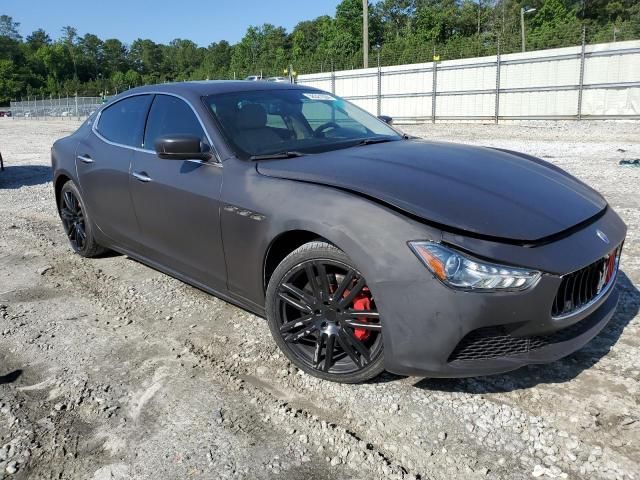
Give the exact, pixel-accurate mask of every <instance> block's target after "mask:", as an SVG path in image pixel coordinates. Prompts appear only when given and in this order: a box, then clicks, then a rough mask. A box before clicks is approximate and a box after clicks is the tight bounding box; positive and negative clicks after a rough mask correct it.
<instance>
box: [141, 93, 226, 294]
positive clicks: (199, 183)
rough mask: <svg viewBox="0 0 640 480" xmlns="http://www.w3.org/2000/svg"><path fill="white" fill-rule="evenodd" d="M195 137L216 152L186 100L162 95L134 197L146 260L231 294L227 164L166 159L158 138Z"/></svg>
mask: <svg viewBox="0 0 640 480" xmlns="http://www.w3.org/2000/svg"><path fill="white" fill-rule="evenodd" d="M176 134H177V135H180V134H188V135H195V136H197V137H199V138H200V139H201V141H202V142H203V143H206V144H208V145H209V146H210V147H212V145H211V141H210V140H209V138H208V136H207V134H206V133H205V131H204V128H203V126H202V124H201V122H200V121H199V119H198V117H197V115H196V113H195V112H194V110H193V109H192V108H191V106H190V105H189V104H188V103H187V102H186V101H185V100H183V99H182V98H178V97H175V96H172V95H164V94H157V95H156V96H155V99H154V101H153V104H152V105H151V109H150V110H149V116H148V118H147V124H146V129H145V134H144V141H143V145H144V147H143V150H141V151H136V152H135V153H134V156H133V163H132V171H131V174H132V176H131V197H132V199H133V205H134V208H135V212H136V217H137V219H138V224H139V227H140V241H141V242H142V243H143V250H144V255H145V256H146V257H148V258H150V259H152V260H154V261H156V262H158V263H160V264H162V265H165V266H167V267H169V268H171V269H172V270H174V271H176V272H178V273H181V274H183V275H185V276H187V277H189V278H190V279H192V280H195V281H197V282H200V283H202V284H204V285H206V286H209V287H211V288H214V289H216V290H224V289H226V267H225V262H224V253H223V249H222V236H221V234H220V190H221V188H222V170H223V169H222V164H221V163H219V162H218V161H217V160H216V159H214V160H211V161H208V162H203V161H200V160H163V159H161V158H159V157H158V156H157V155H156V153H155V151H154V144H155V141H156V139H157V138H158V137H161V136H167V135H169V136H170V135H176Z"/></svg>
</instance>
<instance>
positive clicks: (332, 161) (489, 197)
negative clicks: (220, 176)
mask: <svg viewBox="0 0 640 480" xmlns="http://www.w3.org/2000/svg"><path fill="white" fill-rule="evenodd" d="M257 170H258V172H259V173H260V174H262V175H266V176H270V177H277V178H285V179H291V180H298V181H305V182H312V183H317V184H322V185H328V186H333V187H337V188H341V189H346V190H349V191H353V192H357V193H360V194H363V195H366V196H369V197H372V198H375V199H377V200H379V201H382V202H385V203H387V204H389V205H391V206H393V207H395V208H397V209H401V210H403V211H405V212H407V213H408V214H410V215H413V216H418V217H420V218H422V219H424V220H426V221H428V222H432V223H436V224H439V225H441V226H448V227H452V228H453V229H456V230H464V231H466V232H470V233H472V234H477V235H483V236H490V237H498V238H500V239H506V240H513V241H519V242H535V241H537V240H540V239H543V238H545V237H549V236H552V235H555V234H557V233H560V232H562V231H564V230H567V229H570V228H571V227H573V226H575V225H577V224H579V223H582V222H585V221H587V220H588V219H590V218H591V217H594V216H595V215H597V214H598V213H600V212H601V211H602V210H603V209H604V208H606V201H605V200H604V199H603V198H602V196H600V195H599V194H598V193H597V192H596V191H595V190H593V189H591V188H590V187H588V186H587V185H585V184H584V183H582V182H580V181H579V180H577V179H575V178H574V177H572V176H571V175H569V174H567V173H566V172H564V171H562V170H560V169H559V168H557V167H554V166H553V165H551V164H549V163H547V162H544V161H542V160H540V159H537V158H535V157H531V156H528V155H525V154H519V153H515V152H510V151H504V150H497V149H492V148H483V147H475V146H468V145H458V144H453V143H444V142H427V141H420V140H403V141H394V142H388V143H381V144H373V145H367V146H360V147H352V148H348V149H343V150H336V151H331V152H326V153H321V154H314V155H307V156H304V157H298V158H291V159H283V160H268V161H261V162H259V163H258V165H257Z"/></svg>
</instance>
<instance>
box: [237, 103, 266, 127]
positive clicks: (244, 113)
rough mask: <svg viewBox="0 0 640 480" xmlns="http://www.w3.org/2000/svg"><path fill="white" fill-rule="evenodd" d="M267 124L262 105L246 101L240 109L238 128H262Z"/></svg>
mask: <svg viewBox="0 0 640 480" xmlns="http://www.w3.org/2000/svg"><path fill="white" fill-rule="evenodd" d="M266 125H267V111H266V110H265V109H264V107H263V106H262V105H259V104H257V103H248V104H247V105H244V106H243V107H242V108H241V109H240V113H239V115H238V123H237V127H238V128H240V129H253V128H263V127H265V126H266Z"/></svg>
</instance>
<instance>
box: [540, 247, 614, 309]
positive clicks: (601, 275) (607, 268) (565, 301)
mask: <svg viewBox="0 0 640 480" xmlns="http://www.w3.org/2000/svg"><path fill="white" fill-rule="evenodd" d="M619 254H620V249H619V248H617V249H615V250H614V251H613V252H611V253H610V254H609V255H607V256H605V257H602V258H601V259H599V260H598V261H596V262H594V263H592V264H591V265H589V266H587V267H585V268H582V269H580V270H578V271H576V272H573V273H570V274H568V275H565V276H564V277H562V282H561V283H560V287H559V288H558V292H557V293H556V297H555V299H554V300H553V306H552V307H551V316H552V317H554V318H557V317H565V316H567V315H571V314H572V313H575V312H576V311H578V310H580V309H581V308H583V307H585V306H586V305H588V304H589V303H591V302H592V301H594V300H595V299H596V298H597V297H598V295H600V294H601V293H603V292H604V291H605V290H607V289H608V287H609V286H610V283H611V282H613V280H614V278H615V273H616V268H617V266H618V256H619Z"/></svg>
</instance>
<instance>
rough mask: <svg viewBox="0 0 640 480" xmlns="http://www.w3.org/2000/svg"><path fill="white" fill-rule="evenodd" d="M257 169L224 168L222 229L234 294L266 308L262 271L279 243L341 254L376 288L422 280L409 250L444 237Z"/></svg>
mask: <svg viewBox="0 0 640 480" xmlns="http://www.w3.org/2000/svg"><path fill="white" fill-rule="evenodd" d="M253 167H254V166H253V165H252V164H247V163H246V162H241V161H232V162H231V161H230V162H225V172H224V175H225V181H224V185H223V193H222V200H223V205H222V213H221V228H222V235H223V242H224V249H225V257H226V261H227V278H228V287H229V290H230V291H232V292H233V293H234V294H237V295H241V296H242V297H245V298H247V299H248V300H251V301H252V302H255V303H257V304H259V305H264V285H263V278H264V277H263V265H264V260H265V257H266V255H267V252H268V250H269V247H270V245H271V244H272V242H273V241H274V239H276V238H277V237H279V236H280V235H282V234H283V233H285V232H288V231H292V230H305V231H309V232H312V233H314V234H316V235H318V236H319V237H323V238H325V239H326V240H328V241H329V242H331V243H333V244H334V245H336V246H337V247H338V248H340V249H341V250H343V251H344V252H345V253H346V254H347V255H348V256H349V257H350V258H351V259H352V260H353V262H354V264H355V266H356V267H357V268H358V269H359V270H360V271H361V272H362V274H363V275H364V276H365V277H366V278H367V281H368V283H369V287H370V288H371V290H372V292H373V293H374V295H375V294H376V285H377V284H381V283H385V282H390V281H394V280H402V281H407V280H409V281H410V280H411V279H412V278H414V277H415V278H418V277H419V278H424V277H423V276H424V273H425V269H424V267H423V266H422V264H421V263H420V262H419V261H418V260H417V259H416V257H415V256H414V254H413V253H412V252H411V250H410V249H409V247H408V246H407V242H408V241H410V240H418V239H429V240H436V241H437V240H439V239H440V238H441V232H440V231H439V230H436V229H433V228H432V227H429V226H426V225H424V224H421V223H419V222H417V221H414V220H411V219H409V218H407V217H406V216H404V215H402V214H401V213H399V212H397V211H395V210H392V209H391V208H388V207H386V206H384V205H381V204H379V203H376V202H374V201H372V200H369V199H366V198H363V197H360V196H358V195H357V194H353V193H350V192H345V191H342V190H339V189H336V188H332V187H326V186H322V185H315V184H309V183H305V182H300V181H295V180H285V179H279V178H273V177H266V176H262V175H260V174H259V173H257V172H256V170H255V168H253Z"/></svg>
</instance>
